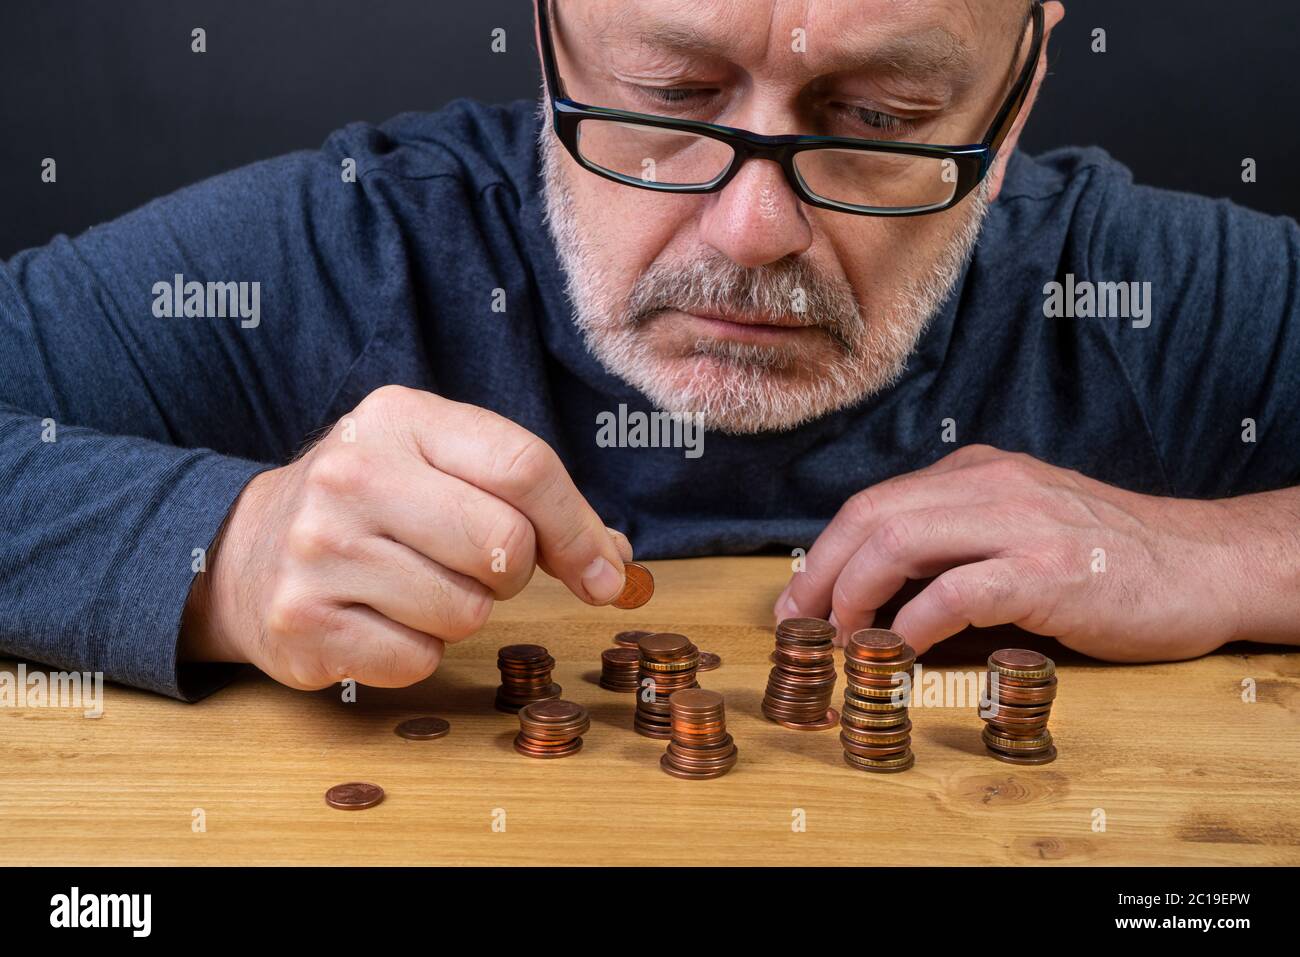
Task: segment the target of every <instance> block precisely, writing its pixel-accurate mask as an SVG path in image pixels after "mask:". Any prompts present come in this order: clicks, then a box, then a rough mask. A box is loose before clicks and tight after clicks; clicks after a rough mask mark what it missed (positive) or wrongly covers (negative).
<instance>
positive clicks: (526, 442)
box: [501, 435, 557, 495]
mask: <svg viewBox="0 0 1300 957" xmlns="http://www.w3.org/2000/svg"><path fill="white" fill-rule="evenodd" d="M556 461H557V457H556V455H555V452H554V451H552V449H551V447H550V446H549V445H547V444H546V443H545V442H543V441H542V440H541V439H539V438H537V437H536V436H532V435H530V436H527V437H525V438H521V439H520V440H519V441H518V442H516V443H514V444H513V445H511V446H510V447H509V448H508V449H507V450H506V452H505V455H504V458H503V459H502V461H501V480H502V481H503V482H505V483H506V485H507V486H508V487H509V488H510V489H511V491H512V493H513V494H516V495H523V494H527V493H530V492H533V491H535V490H536V489H537V487H538V486H539V485H544V484H545V483H546V482H547V481H548V477H549V476H550V475H551V474H552V472H553V471H554V464H555V462H556Z"/></svg>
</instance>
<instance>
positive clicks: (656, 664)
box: [632, 632, 700, 738]
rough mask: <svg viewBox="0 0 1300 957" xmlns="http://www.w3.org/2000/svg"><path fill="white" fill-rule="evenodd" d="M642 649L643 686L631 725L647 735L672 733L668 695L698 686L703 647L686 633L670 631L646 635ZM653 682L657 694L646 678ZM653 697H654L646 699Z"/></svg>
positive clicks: (665, 736)
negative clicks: (696, 676)
mask: <svg viewBox="0 0 1300 957" xmlns="http://www.w3.org/2000/svg"><path fill="white" fill-rule="evenodd" d="M637 648H638V649H639V650H640V654H641V662H640V674H639V676H638V683H639V685H640V687H639V688H638V689H637V693H636V716H635V717H634V718H633V721H632V726H633V727H634V728H635V729H636V731H637V733H638V734H644V735H645V736H646V737H647V738H671V737H672V727H673V719H672V709H671V708H670V706H669V703H668V699H669V697H670V696H671V695H672V694H673V692H675V691H683V690H685V689H687V688H698V687H699V686H700V685H699V682H698V681H696V680H695V671H696V669H697V668H698V667H699V664H700V650H699V649H698V648H696V647H695V645H693V644H692V643H691V640H690V639H689V638H687V637H686V636H685V635H674V634H671V633H669V632H665V633H662V634H656V635H647V636H646V637H644V638H642V639H641V640H640V641H639V642H638V643H637ZM646 678H649V679H651V680H652V681H653V682H654V684H653V686H652V687H653V688H654V694H653V696H651V695H650V687H647V686H646V684H645V679H646ZM647 697H653V698H654V700H653V701H647V700H646V698H647Z"/></svg>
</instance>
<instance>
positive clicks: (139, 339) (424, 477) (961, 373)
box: [0, 0, 1300, 699]
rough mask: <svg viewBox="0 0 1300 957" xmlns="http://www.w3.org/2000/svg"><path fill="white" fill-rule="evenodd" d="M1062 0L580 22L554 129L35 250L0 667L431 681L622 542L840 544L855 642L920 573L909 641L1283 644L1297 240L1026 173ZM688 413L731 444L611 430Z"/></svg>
mask: <svg viewBox="0 0 1300 957" xmlns="http://www.w3.org/2000/svg"><path fill="white" fill-rule="evenodd" d="M1063 15H1064V9H1063V8H1062V6H1061V4H1059V3H1055V2H1052V3H1046V4H1043V5H1039V4H1037V3H1034V4H1029V3H1028V2H1026V0H996V2H994V0H989V2H987V3H981V4H968V3H963V2H958V0H920V2H916V3H907V4H900V3H896V2H892V0H855V2H853V3H843V2H836V0H801V2H796V0H736V2H732V3H727V4H700V3H691V2H686V0H653V2H649V0H639V2H633V0H583V2H576V0H552V2H551V3H549V4H548V5H546V6H543V7H542V8H541V9H540V10H539V31H538V34H539V35H538V39H539V44H540V47H541V49H542V51H543V55H544V63H545V68H546V79H547V89H546V94H545V99H544V104H543V107H544V108H543V111H542V112H543V116H542V117H541V118H540V119H539V118H538V117H536V116H535V115H534V110H533V108H531V107H530V106H529V105H528V104H516V105H514V106H512V107H508V108H486V107H481V106H477V105H474V104H469V103H463V102H462V103H457V104H454V105H453V106H451V107H449V108H447V109H446V110H444V111H443V112H441V113H439V114H435V115H432V116H425V115H418V116H404V117H399V118H397V119H395V120H393V121H391V122H390V123H388V124H386V125H384V126H382V127H379V128H372V127H368V126H364V125H355V126H352V127H349V128H347V129H346V130H343V131H342V132H340V133H338V134H336V135H335V136H333V137H331V138H330V140H329V141H328V142H327V143H326V145H325V147H324V148H323V149H322V150H321V151H319V152H317V153H306V154H297V155H293V156H290V157H286V158H283V159H279V160H275V161H271V162H267V163H262V164H259V165H257V166H254V167H251V168H249V169H245V170H241V171H238V172H235V173H231V174H228V175H226V176H223V177H220V178H218V179H215V180H213V181H210V182H208V183H205V184H202V185H200V186H197V187H194V188H190V189H187V190H183V191H181V192H180V193H178V194H176V195H174V196H171V197H168V198H166V199H162V200H159V201H156V202H154V203H152V204H150V205H149V206H147V207H145V208H144V209H142V210H139V211H137V212H135V213H133V214H131V215H129V216H126V217H123V218H122V219H120V220H118V221H116V222H114V223H111V224H108V225H106V226H101V227H97V228H95V229H92V230H90V231H89V232H87V233H86V234H85V235H83V236H81V237H79V238H77V239H75V240H68V239H66V238H62V237H60V238H58V239H56V240H55V241H54V242H52V243H51V244H50V245H48V246H46V247H45V248H42V249H36V250H31V251H28V252H25V253H22V254H20V255H18V256H16V257H14V258H13V259H12V260H11V261H10V262H9V263H8V264H6V266H5V268H4V270H3V272H2V273H0V365H2V368H3V376H2V377H0V402H2V403H3V404H4V407H3V408H4V412H3V419H0V471H2V473H3V482H2V483H0V496H2V498H0V502H2V503H3V513H4V516H5V519H4V522H5V537H4V541H3V545H2V546H0V589H2V592H0V594H2V595H3V601H2V602H0V650H3V651H4V652H7V653H9V654H16V655H22V656H26V657H32V658H36V659H39V660H42V661H46V662H51V663H54V664H56V665H65V666H74V667H76V668H78V669H87V668H89V669H95V670H103V671H104V672H105V673H106V674H107V675H108V676H109V677H110V678H114V679H117V680H120V681H124V682H129V683H134V684H137V685H140V686H143V687H147V688H152V689H155V690H157V691H160V692H163V693H166V694H171V695H174V696H178V697H184V698H191V699H192V698H194V697H197V696H199V695H202V694H204V693H206V692H207V691H209V690H211V689H212V688H213V687H215V685H216V684H217V683H218V682H220V681H221V680H222V678H223V677H224V676H225V673H226V669H225V668H224V667H223V666H220V665H219V664H217V663H229V662H252V663H253V664H255V665H257V666H258V667H259V668H261V669H263V670H264V671H266V672H267V673H268V674H270V675H271V676H273V677H274V678H276V679H277V680H279V681H281V682H284V683H286V684H288V685H291V686H293V687H297V688H320V687H323V686H326V685H329V684H331V683H333V682H336V681H338V680H339V679H340V678H342V677H351V678H355V679H356V680H358V681H360V682H362V683H365V684H372V685H381V686H396V685H404V684H407V683H410V682H414V681H417V680H420V679H422V678H424V677H425V676H427V675H428V674H430V673H431V672H433V671H434V670H435V669H436V668H437V666H438V662H439V659H440V658H441V656H442V653H443V649H444V645H445V642H448V641H459V640H462V639H464V638H467V637H468V636H470V635H472V634H473V633H474V632H475V631H477V630H478V629H479V628H480V627H481V626H482V625H483V623H484V622H485V621H486V619H487V617H488V615H489V613H490V611H491V609H492V606H493V603H494V602H496V601H502V600H508V599H509V598H511V597H512V596H514V595H515V594H517V593H518V592H519V591H520V589H522V588H523V586H524V585H525V584H526V582H527V581H528V580H529V578H530V576H531V574H532V572H533V569H534V567H535V566H540V567H541V568H542V569H543V570H544V571H546V572H548V573H549V574H552V575H554V576H556V577H557V578H559V579H560V580H561V581H562V582H564V584H565V585H567V586H568V588H569V589H570V590H572V591H573V593H574V594H575V595H576V596H577V597H578V598H580V599H582V600H584V601H587V602H589V603H592V604H602V603H606V602H608V601H610V600H611V599H612V598H613V597H614V596H615V595H616V594H617V592H618V591H619V589H620V586H621V584H622V581H623V572H622V565H623V562H624V561H626V560H628V559H629V558H630V557H631V555H632V549H631V546H630V543H629V538H630V540H631V541H633V542H635V543H636V545H637V549H638V551H639V553H641V554H642V555H648V556H650V557H658V556H682V555H701V554H709V553H744V552H753V551H759V550H765V549H766V550H772V549H778V548H779V549H784V550H786V551H790V550H792V549H794V548H799V547H806V546H807V545H808V544H809V543H813V540H814V539H815V543H813V544H812V547H811V550H810V551H809V552H808V554H807V557H806V569H805V570H803V571H800V572H797V573H795V574H794V575H793V576H792V580H791V581H790V583H789V585H788V587H787V588H786V589H785V591H784V593H783V594H782V595H781V596H780V598H779V599H778V601H777V603H776V607H775V613H776V615H777V616H778V617H786V616H790V615H816V616H826V615H829V616H830V617H831V618H832V619H833V620H834V622H835V623H836V624H837V627H838V628H839V630H840V634H841V638H843V637H844V636H846V635H847V634H849V633H851V632H852V631H853V630H855V629H858V628H861V627H864V626H868V625H869V624H870V623H871V622H872V621H873V618H874V616H875V613H876V611H877V610H878V609H879V608H880V607H881V606H882V605H883V604H884V603H885V602H886V601H887V600H888V599H889V598H890V597H891V596H893V595H894V594H895V593H896V592H897V591H898V590H899V588H900V587H901V586H902V585H903V584H904V582H906V581H907V580H909V579H930V578H933V581H932V582H931V583H930V584H929V585H928V586H927V587H925V588H924V590H922V591H921V592H920V594H919V595H918V596H917V597H915V598H913V599H912V600H910V601H909V602H908V603H907V604H906V605H905V606H904V607H903V608H902V609H901V611H900V612H899V614H898V616H897V619H896V621H895V627H896V628H897V629H898V630H900V631H901V632H902V633H903V634H904V635H906V636H907V638H908V639H909V641H910V642H911V643H912V644H913V645H914V646H915V647H916V649H917V650H918V651H920V652H923V651H925V650H926V649H928V648H929V647H931V646H932V645H933V644H934V643H935V642H937V641H940V640H943V639H944V638H947V637H949V636H951V635H953V634H956V633H957V632H958V631H960V630H961V629H962V628H964V627H965V626H967V625H969V624H975V625H992V624H998V623H1008V622H1010V623H1015V624H1018V625H1021V626H1023V627H1025V628H1027V629H1029V630H1031V631H1034V632H1038V633H1041V634H1047V635H1055V636H1058V637H1059V638H1060V639H1061V640H1062V641H1064V642H1065V643H1066V644H1068V645H1070V646H1072V647H1075V648H1078V649H1080V650H1081V651H1083V652H1086V653H1088V654H1091V655H1094V656H1097V657H1101V658H1106V659H1111V660H1124V661H1142V660H1157V659H1174V658H1185V657H1189V656H1194V655H1199V654H1202V653H1205V652H1207V651H1210V650H1212V649H1214V648H1216V647H1218V646H1219V645H1221V644H1222V643H1224V642H1226V641H1229V640H1232V639H1235V638H1242V637H1250V638H1255V639H1259V640H1263V641H1273V642H1284V641H1288V640H1294V639H1295V638H1296V637H1297V630H1298V626H1297V623H1298V622H1300V532H1298V530H1300V493H1297V491H1296V489H1295V488H1293V487H1292V486H1294V485H1295V484H1296V483H1297V481H1300V452H1298V451H1297V449H1298V448H1300V441H1298V440H1300V428H1298V425H1297V417H1296V415H1295V409H1296V408H1297V398H1300V375H1297V372H1296V369H1297V368H1300V322H1297V320H1298V319H1300V304H1298V297H1297V292H1296V290H1297V289H1300V267H1298V263H1300V230H1298V229H1297V227H1296V224H1295V223H1294V222H1291V221H1289V220H1281V219H1274V218H1268V217H1265V216H1262V215H1258V214H1254V213H1250V212H1247V211H1244V210H1241V209H1238V208H1234V207H1232V206H1230V205H1227V204H1224V203H1215V202H1211V201H1208V200H1202V199H1197V198H1192V197H1187V196H1181V195H1173V194H1168V193H1161V192H1158V191H1154V190H1150V189H1145V188H1140V187H1136V186H1134V185H1133V184H1132V183H1131V181H1130V179H1129V177H1128V175H1127V173H1126V172H1125V171H1124V170H1123V169H1122V168H1121V167H1119V166H1118V165H1117V164H1115V163H1114V162H1113V161H1111V160H1110V159H1109V158H1108V157H1107V156H1106V155H1105V154H1104V153H1102V152H1100V151H1097V150H1065V151H1059V152H1056V153H1053V154H1050V155H1048V156H1046V157H1042V158H1040V159H1037V160H1034V159H1030V158H1028V157H1025V156H1023V155H1020V154H1017V153H1016V152H1015V148H1016V143H1017V141H1018V138H1019V135H1020V132H1021V130H1022V129H1023V127H1024V123H1025V121H1026V120H1027V118H1028V116H1029V113H1030V111H1031V108H1032V106H1033V103H1034V99H1035V96H1036V94H1037V91H1038V88H1039V86H1040V84H1041V83H1042V81H1043V76H1044V74H1045V71H1046V65H1047V52H1046V51H1047V38H1048V37H1049V36H1050V34H1051V31H1052V28H1053V27H1054V26H1055V25H1056V24H1057V23H1058V22H1059V21H1060V19H1061V18H1062V16H1063ZM818 137H821V138H820V139H819V138H818ZM826 137H830V138H833V139H826ZM900 143H901V144H910V145H903V146H898V145H893V144H900ZM882 144H884V145H882ZM917 144H919V145H917ZM953 144H974V145H972V146H969V147H962V148H956V149H953V148H949V147H952V146H953ZM1054 284H1055V285H1054ZM1121 284H1122V285H1121ZM1130 284H1132V285H1130ZM1147 284H1149V285H1147ZM1094 289H1095V290H1096V291H1095V292H1091V290H1094ZM1081 290H1090V292H1082V291H1081ZM1121 290H1122V291H1123V293H1124V295H1123V297H1122V298H1121V296H1120V291H1121ZM1144 290H1149V294H1144ZM1098 302H1103V303H1109V304H1110V308H1109V310H1105V309H1103V310H1100V311H1095V314H1096V315H1104V316H1105V318H1095V317H1094V318H1088V316H1089V315H1090V310H1095V307H1096V306H1097V303H1098ZM1088 303H1091V304H1092V305H1091V306H1089V305H1088ZM1117 311H1118V312H1120V313H1121V315H1118V316H1117V315H1115V312H1117ZM1071 316H1073V318H1071ZM656 410H667V411H669V412H671V413H674V414H676V415H677V420H676V423H675V425H676V426H677V427H678V431H677V435H678V436H679V437H680V436H685V435H688V434H691V431H692V430H691V428H689V427H691V426H692V425H693V424H698V423H701V422H702V423H703V426H704V428H705V430H706V431H705V432H704V433H703V435H704V436H706V437H707V442H706V444H705V445H704V446H700V445H699V443H698V441H696V442H695V443H694V445H693V446H692V447H689V448H684V447H682V446H681V444H680V443H679V445H678V447H667V448H665V447H663V446H662V444H658V445H657V446H654V447H645V446H646V442H645V441H644V438H645V437H644V435H642V436H639V437H638V436H636V435H633V434H631V433H630V432H628V433H626V434H624V433H623V432H622V431H621V430H620V429H619V428H613V429H611V428H610V423H611V422H614V421H618V422H622V423H627V422H630V421H633V419H634V418H636V417H641V416H648V415H649V414H650V413H653V412H655V411H656ZM642 421H655V420H642ZM696 438H697V439H698V438H699V437H698V436H696ZM309 439H315V441H314V442H313V443H311V444H310V446H309V447H308V448H307V450H306V451H305V452H301V454H298V455H297V457H295V453H296V452H298V451H299V450H301V449H302V448H303V446H304V443H306V442H307V441H308V440H309ZM274 463H280V464H279V467H272V465H273V464H274ZM285 463H287V464H285ZM1248 493H1249V494H1248ZM614 528H617V529H620V530H621V531H620V532H614V531H612V530H611V529H614Z"/></svg>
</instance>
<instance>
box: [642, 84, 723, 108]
mask: <svg viewBox="0 0 1300 957" xmlns="http://www.w3.org/2000/svg"><path fill="white" fill-rule="evenodd" d="M640 90H641V92H642V93H644V94H645V95H646V96H647V97H649V98H650V99H652V100H654V101H655V102H657V103H670V104H682V103H690V102H694V101H695V100H698V99H703V98H705V97H707V96H708V94H707V93H706V92H705V91H703V90H693V89H690V88H688V87H682V86H643V87H640Z"/></svg>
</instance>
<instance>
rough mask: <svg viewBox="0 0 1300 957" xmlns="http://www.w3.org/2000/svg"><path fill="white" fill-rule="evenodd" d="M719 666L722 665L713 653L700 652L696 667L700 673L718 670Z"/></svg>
mask: <svg viewBox="0 0 1300 957" xmlns="http://www.w3.org/2000/svg"><path fill="white" fill-rule="evenodd" d="M721 665H722V659H721V658H719V657H718V656H717V655H715V654H714V653H713V652H711V651H701V652H700V663H699V665H698V668H699V670H700V671H712V670H713V669H715V668H718V667H720V666H721Z"/></svg>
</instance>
